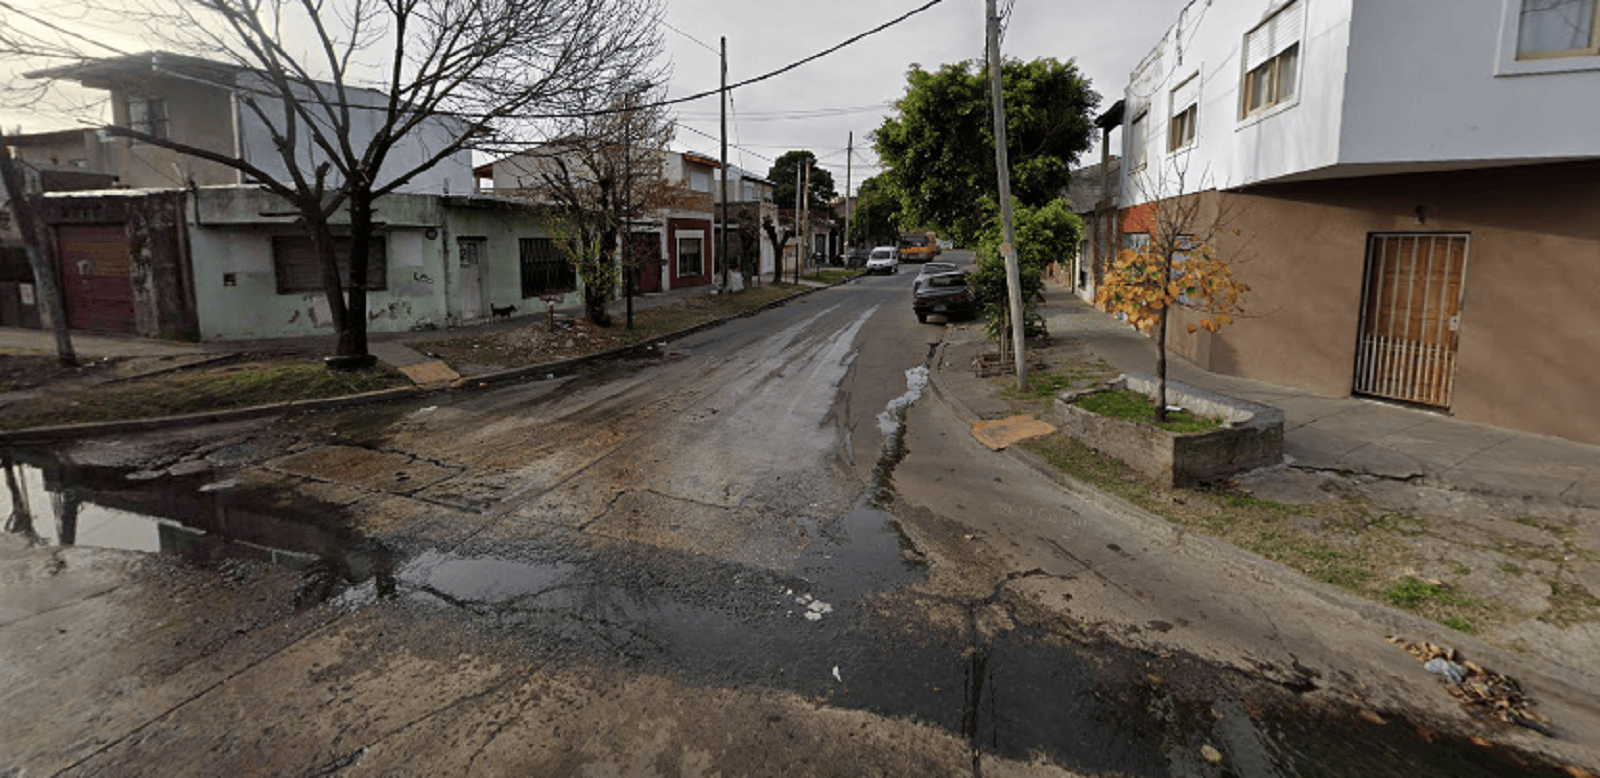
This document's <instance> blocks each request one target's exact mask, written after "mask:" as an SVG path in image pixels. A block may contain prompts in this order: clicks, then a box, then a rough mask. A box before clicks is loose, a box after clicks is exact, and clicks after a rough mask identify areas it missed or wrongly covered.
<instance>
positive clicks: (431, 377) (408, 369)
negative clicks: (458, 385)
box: [398, 359, 461, 387]
mask: <svg viewBox="0 0 1600 778" xmlns="http://www.w3.org/2000/svg"><path fill="white" fill-rule="evenodd" d="M398 367H399V369H400V372H402V373H405V374H406V377H407V378H410V379H411V382H412V383H414V384H416V385H417V386H423V387H432V386H444V385H448V384H450V383H451V382H453V381H455V380H456V379H459V378H460V377H461V374H460V373H457V372H456V371H454V370H452V369H450V366H449V365H447V364H445V363H444V362H443V361H441V360H438V359H434V360H429V361H427V362H419V363H416V364H410V365H400V366H398Z"/></svg>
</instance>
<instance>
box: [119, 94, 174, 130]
mask: <svg viewBox="0 0 1600 778" xmlns="http://www.w3.org/2000/svg"><path fill="white" fill-rule="evenodd" d="M128 128H129V129H132V130H138V131H139V132H142V133H144V134H146V135H151V136H154V137H157V138H165V137H167V101H165V100H163V99H161V98H159V97H139V96H130V97H128Z"/></svg>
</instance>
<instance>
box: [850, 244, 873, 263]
mask: <svg viewBox="0 0 1600 778" xmlns="http://www.w3.org/2000/svg"><path fill="white" fill-rule="evenodd" d="M871 253H872V252H870V251H868V250H867V247H866V246H851V247H850V248H848V249H845V252H844V266H845V267H848V268H858V267H861V266H863V265H865V264H867V255H868V254H871Z"/></svg>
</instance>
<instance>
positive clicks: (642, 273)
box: [633, 232, 661, 294]
mask: <svg viewBox="0 0 1600 778" xmlns="http://www.w3.org/2000/svg"><path fill="white" fill-rule="evenodd" d="M633 258H634V263H635V264H636V265H637V266H638V268H639V270H638V273H639V275H638V276H637V277H636V278H635V279H634V281H635V284H636V285H635V286H634V290H635V291H637V292H639V293H640V294H643V293H645V292H659V291H661V236H660V235H659V234H656V233H653V232H641V233H637V234H635V235H633Z"/></svg>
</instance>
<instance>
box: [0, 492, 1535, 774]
mask: <svg viewBox="0 0 1600 778" xmlns="http://www.w3.org/2000/svg"><path fill="white" fill-rule="evenodd" d="M6 470H7V489H6V492H5V496H4V498H3V499H4V500H5V502H3V503H0V506H3V508H4V509H5V511H6V515H7V516H8V517H9V518H8V520H7V523H6V528H7V530H8V531H11V532H15V533H19V534H27V535H29V536H30V537H31V538H33V539H35V541H36V542H40V543H49V544H57V545H95V546H103V547H107V548H121V549H129V550H137V551H145V552H151V553H165V554H174V555H179V556H185V557H189V558H197V559H203V560H207V561H214V560H216V559H218V558H219V557H229V558H231V557H240V556H243V557H248V558H252V559H270V560H272V561H277V562H279V563H282V564H288V565H291V566H295V567H298V568H300V569H304V570H306V571H307V581H308V587H321V588H320V590H318V591H316V592H315V593H314V594H315V596H316V597H319V598H320V597H324V596H329V595H332V596H334V598H335V602H337V603H339V604H341V605H343V606H345V607H349V608H358V607H363V606H366V605H369V604H372V603H375V602H378V601H380V600H386V599H390V598H395V597H398V598H401V599H403V600H405V601H408V602H413V603H422V604H425V605H428V606H430V607H440V608H448V609H455V610H460V611H463V612H465V613H467V614H469V616H470V617H471V618H472V619H473V623H474V624H475V625H479V626H487V627H489V628H492V629H498V630H501V631H503V633H504V634H506V635H507V636H508V637H510V638H512V639H514V640H517V641H521V642H523V643H524V644H526V645H528V646H529V647H530V648H532V649H534V650H537V651H540V652H545V653H548V654H549V655H551V656H553V657H556V658H561V657H573V658H576V659H579V660H582V661H595V660H600V661H606V662H613V663H617V664H620V665H623V666H627V667H632V668H636V669H640V670H645V671H652V672H661V673H664V674H670V675H674V676H680V677H686V678H687V679H688V680H690V681H691V682H693V683H710V684H723V685H735V686H739V685H751V686H760V687H768V688H781V689H787V690H789V691H792V692H794V693H797V694H800V695H803V696H807V697H810V698H813V699H816V700H818V701H823V702H826V703H828V704H831V705H836V706H840V707H846V708H855V709H862V710H869V711H873V712H876V713H880V714H884V715H889V716H895V717H902V718H908V719H914V720H919V721H923V722H927V723H929V724H932V725H934V726H939V727H942V728H944V729H946V730H948V731H950V732H952V733H956V734H957V735H959V736H961V737H964V738H966V739H967V740H968V741H969V742H970V743H971V744H972V746H973V748H974V750H975V752H980V753H989V754H997V755H1000V756H1004V757H1009V758H1014V759H1020V760H1032V759H1034V758H1035V757H1037V756H1039V755H1044V756H1047V757H1048V758H1049V759H1050V760H1052V761H1054V762H1056V763H1059V764H1061V765H1063V766H1065V767H1068V768H1070V769H1073V770H1076V771H1079V772H1086V773H1095V774H1100V773H1114V774H1123V775H1166V774H1171V773H1186V774H1215V773H1216V772H1218V770H1219V769H1220V768H1219V767H1217V766H1213V765H1209V764H1206V763H1205V762H1204V761H1203V760H1202V759H1201V758H1200V757H1199V756H1197V755H1199V754H1202V753H1203V752H1202V751H1201V750H1200V749H1201V746H1202V745H1205V746H1208V747H1210V746H1212V744H1215V747H1216V748H1217V749H1220V751H1219V753H1222V754H1224V755H1225V757H1226V761H1227V765H1228V766H1229V769H1233V770H1235V771H1241V770H1242V771H1247V773H1246V774H1257V775H1293V774H1299V773H1308V772H1309V773H1329V774H1336V775H1338V774H1351V775H1371V774H1381V773H1392V772H1393V770H1392V769H1391V768H1397V767H1400V766H1403V767H1404V772H1405V774H1408V775H1417V776H1426V775H1452V776H1454V775H1499V774H1508V775H1509V774H1547V775H1559V774H1560V773H1559V771H1558V770H1555V769H1554V768H1548V767H1546V766H1544V765H1541V764H1539V763H1537V762H1535V761H1532V760H1527V759H1523V758H1522V757H1520V756H1519V755H1517V754H1515V753H1512V752H1510V751H1507V750H1499V749H1496V750H1486V749H1482V748H1480V747H1478V746H1476V745H1473V744H1472V743H1470V741H1467V740H1466V739H1464V738H1462V737H1459V736H1447V735H1441V734H1437V733H1426V734H1424V733H1423V731H1422V730H1419V729H1418V728H1417V727H1416V726H1415V725H1414V724H1412V723H1410V722H1406V721H1403V720H1396V719H1394V718H1390V720H1389V721H1388V722H1387V724H1385V725H1375V724H1373V723H1371V722H1368V721H1365V720H1363V719H1361V718H1360V717H1358V716H1356V715H1354V714H1353V713H1352V714H1350V715H1340V714H1338V713H1327V712H1324V711H1317V710H1312V709H1310V708H1308V707H1307V706H1304V705H1301V704H1299V703H1298V702H1297V701H1296V700H1297V698H1295V697H1294V696H1293V695H1290V694H1288V693H1287V692H1283V691H1282V690H1277V693H1276V696H1275V697H1273V699H1275V700H1277V701H1278V702H1277V703H1275V704H1270V705H1260V704H1258V705H1250V704H1244V705H1241V704H1237V703H1233V702H1231V699H1222V700H1208V699H1204V698H1201V699H1190V700H1188V701H1176V700H1174V699H1173V698H1172V697H1170V696H1169V692H1168V691H1167V689H1166V688H1165V687H1162V686H1160V685H1157V684H1152V683H1147V682H1146V681H1145V678H1146V677H1147V676H1146V673H1147V672H1148V673H1156V674H1159V675H1162V676H1165V677H1167V678H1169V679H1175V678H1179V677H1188V678H1206V679H1207V682H1210V678H1209V676H1227V675H1229V674H1230V673H1231V672H1232V671H1227V670H1219V669H1217V668H1214V667H1212V666H1209V665H1205V664H1203V663H1201V662H1199V661H1198V660H1180V659H1174V658H1172V657H1157V656H1154V655H1150V654H1144V653H1140V652H1135V651H1131V650H1128V649H1123V648H1119V647H1115V646H1109V645H1106V646H1077V645H1071V646H1067V645H1065V644H1062V643H1060V642H1059V641H1052V640H1051V639H1050V638H1049V636H1048V635H1045V634H1043V633H1040V632H1035V631H1032V630H1031V629H1028V628H1021V629H1017V630H1013V631H1010V632H1005V633H1002V634H1000V635H998V636H995V637H992V638H983V637H978V636H976V630H975V629H973V628H972V627H971V626H970V625H969V626H968V627H967V628H966V629H965V630H962V629H956V630H954V633H955V634H953V635H952V636H950V637H947V638H942V637H938V636H934V635H930V634H927V633H926V632H925V631H923V630H918V629H916V625H917V624H919V623H920V621H919V619H918V617H916V616H915V615H909V616H907V617H906V618H900V617H899V616H898V615H897V614H894V613H885V612H883V611H882V610H881V609H874V608H873V607H872V603H873V602H874V600H873V595H874V594H875V593H878V592H885V591H888V590H891V589H894V588H896V587H902V586H905V585H906V584H910V583H914V582H917V581H919V580H920V579H921V577H922V576H923V575H925V571H924V570H923V569H922V568H920V567H919V566H917V565H915V564H909V563H907V562H905V561H904V560H903V559H902V557H901V553H900V552H901V542H902V541H901V539H900V537H899V536H898V535H897V534H896V532H895V530H894V527H893V525H892V519H891V517H890V516H889V515H888V514H886V513H884V512H883V511H881V510H878V509H876V508H874V507H871V506H870V505H864V506H862V507H860V508H857V509H856V510H854V511H851V512H850V513H848V514H846V515H845V516H842V517H840V518H838V519H837V520H834V521H831V522H824V523H822V524H821V525H820V526H819V527H818V540H817V541H816V542H815V543H814V544H813V545H812V547H811V548H809V549H808V550H807V551H806V552H805V553H804V554H803V555H802V557H801V558H800V560H799V561H798V563H797V565H796V567H795V569H794V571H793V572H790V573H781V572H776V571H772V570H766V569H758V568H750V567H743V566H739V565H735V564H729V563H724V562H721V561H718V560H715V559H708V558H705V557H699V556H694V555H690V554H684V553H676V552H670V551H663V550H661V549H657V548H653V547H635V546H629V545H625V544H615V543H609V542H604V543H596V542H590V543H586V544H585V543H552V544H551V545H548V546H535V545H526V544H523V545H519V546H517V547H516V548H505V547H492V548H471V549H458V550H456V551H451V552H447V551H440V550H430V551H425V552H422V553H419V554H416V555H414V556H412V557H410V558H408V559H405V560H403V561H399V562H397V561H396V560H395V559H394V558H393V557H391V556H390V555H389V554H388V553H387V552H385V551H384V550H383V549H381V548H379V547H377V546H374V545H372V544H370V543H367V542H365V541H362V540H360V539H357V538H352V537H350V536H349V535H347V534H341V533H340V532H339V531H338V530H337V529H334V528H329V527H326V526H323V525H319V524H318V523H317V522H315V521H307V520H304V517H300V518H295V517H287V516H281V515H271V514H266V513H262V512H259V511H254V510H251V509H250V508H249V507H248V506H245V505H242V504H240V503H239V502H237V501H235V499H234V498H233V497H232V496H231V495H230V494H229V493H228V492H223V493H219V494H206V493H202V492H199V491H198V490H197V489H196V488H195V487H196V486H197V485H198V483H197V482H196V483H190V482H186V481H182V480H176V479H162V480H159V481H153V482H143V483H128V484H124V483H116V484H115V485H114V486H106V487H101V488H92V487H90V486H88V485H86V484H84V483H83V482H81V481H75V480H74V478H75V476H77V475H81V474H77V473H70V474H69V471H68V470H67V469H65V468H62V467H61V466H59V465H54V466H53V465H51V464H48V463H46V464H43V465H42V466H41V465H40V464H33V463H30V464H23V465H18V466H14V467H8V468H6ZM19 505H20V506H22V507H25V508H26V510H24V511H18V510H16V509H17V508H18V506H19ZM152 506H159V507H160V508H161V510H159V511H156V510H153V509H152ZM986 602H987V601H985V602H974V603H969V604H965V605H961V604H956V605H958V606H959V607H965V608H967V612H968V613H969V614H971V613H972V612H973V609H975V608H978V607H983V606H984V605H985V604H986ZM819 603H821V604H822V605H825V606H826V607H822V606H820V605H819ZM808 614H809V615H811V616H814V617H815V618H809V617H808ZM1118 678H1120V679H1123V680H1115V679H1118ZM1213 711H1223V712H1225V714H1226V715H1225V716H1224V718H1223V719H1222V720H1216V719H1215V716H1216V714H1215V713H1214V712H1213ZM1347 768H1348V769H1347Z"/></svg>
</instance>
